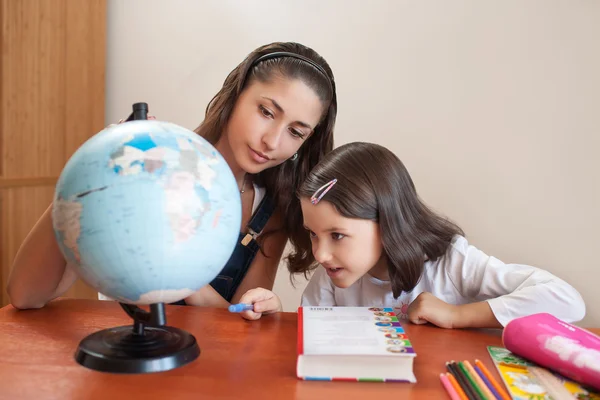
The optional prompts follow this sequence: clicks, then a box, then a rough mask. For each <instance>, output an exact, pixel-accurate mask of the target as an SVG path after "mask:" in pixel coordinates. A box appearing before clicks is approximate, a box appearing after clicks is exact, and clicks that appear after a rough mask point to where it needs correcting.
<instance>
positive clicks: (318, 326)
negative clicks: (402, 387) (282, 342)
mask: <svg viewBox="0 0 600 400" xmlns="http://www.w3.org/2000/svg"><path fill="white" fill-rule="evenodd" d="M415 356H416V353H415V351H414V349H413V346H412V343H411V342H410V339H409V338H408V336H407V335H406V332H405V331H404V328H403V327H402V325H401V324H400V322H399V321H398V317H397V316H396V314H395V313H394V310H393V309H392V308H382V307H300V308H298V362H297V367H296V372H297V376H298V378H300V379H304V380H326V381H336V380H345V381H371V382H372V381H378V382H416V378H415V376H414V373H413V361H414V358H415Z"/></svg>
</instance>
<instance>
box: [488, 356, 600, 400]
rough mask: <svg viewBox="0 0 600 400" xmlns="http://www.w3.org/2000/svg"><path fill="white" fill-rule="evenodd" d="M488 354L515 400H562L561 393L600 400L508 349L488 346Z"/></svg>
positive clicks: (584, 388) (577, 385)
mask: <svg viewBox="0 0 600 400" xmlns="http://www.w3.org/2000/svg"><path fill="white" fill-rule="evenodd" d="M488 352H489V353H490V357H491V358H492V361H493V362H494V365H495V366H496V369H497V370H498V373H499V374H500V376H501V377H502V380H503V381H504V384H505V385H506V387H507V389H508V391H509V392H510V394H511V396H512V397H513V399H515V400H521V399H523V400H559V399H562V398H565V397H560V393H566V392H568V393H569V394H570V396H571V397H570V398H573V399H582V400H583V399H589V400H600V393H596V392H593V391H592V389H588V388H586V387H584V386H582V385H580V384H579V383H577V382H574V381H571V380H569V379H566V378H564V377H563V376H561V375H559V374H557V373H555V372H551V371H550V370H547V369H545V368H541V367H539V366H538V365H536V364H534V363H532V362H530V361H528V360H526V359H524V358H521V357H519V356H517V355H515V354H513V353H511V352H510V351H508V350H507V349H505V348H504V347H495V346H488Z"/></svg>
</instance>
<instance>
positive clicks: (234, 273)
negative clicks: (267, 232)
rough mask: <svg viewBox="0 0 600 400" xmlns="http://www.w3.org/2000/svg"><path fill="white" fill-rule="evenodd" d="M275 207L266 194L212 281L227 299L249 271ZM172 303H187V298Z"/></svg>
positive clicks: (215, 287)
mask: <svg viewBox="0 0 600 400" xmlns="http://www.w3.org/2000/svg"><path fill="white" fill-rule="evenodd" d="M274 209H275V205H274V204H273V200H272V199H271V197H269V196H268V195H265V197H264V198H263V199H262V201H261V202H260V204H259V206H258V208H257V209H256V212H255V213H254V215H253V216H252V218H251V219H250V222H248V225H247V226H246V228H247V231H248V233H240V234H239V237H238V241H237V243H236V244H235V249H234V250H233V253H232V254H231V257H230V258H229V261H227V264H225V267H224V268H223V269H222V270H221V272H220V273H219V275H217V277H216V278H215V279H214V280H213V281H212V282H211V283H210V285H211V286H212V287H213V288H214V289H215V290H216V291H217V292H218V293H219V294H220V295H221V296H223V298H224V299H225V300H227V301H229V302H231V299H232V297H233V295H234V294H235V292H236V290H237V289H238V287H239V286H240V283H241V282H242V280H244V277H245V276H246V272H248V269H249V268H250V265H251V264H252V261H253V260H254V257H255V256H256V253H257V252H258V251H259V246H258V243H257V241H256V237H257V236H258V235H259V234H260V233H261V232H262V230H263V229H264V227H265V225H266V224H267V221H269V218H271V215H272V214H273V210H274ZM172 304H175V305H186V303H185V299H184V300H180V301H178V302H176V303H172Z"/></svg>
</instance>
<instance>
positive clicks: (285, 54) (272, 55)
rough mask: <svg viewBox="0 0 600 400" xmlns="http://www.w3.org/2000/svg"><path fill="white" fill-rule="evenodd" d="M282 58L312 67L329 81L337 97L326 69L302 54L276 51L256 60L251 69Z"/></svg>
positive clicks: (332, 91)
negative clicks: (264, 62) (292, 59)
mask: <svg viewBox="0 0 600 400" xmlns="http://www.w3.org/2000/svg"><path fill="white" fill-rule="evenodd" d="M281 57H291V58H296V59H298V60H302V61H304V62H306V63H308V64H310V65H312V66H313V67H314V68H315V69H316V70H317V71H319V72H320V73H321V74H322V75H323V76H324V77H325V79H327V83H329V88H330V89H331V93H333V94H334V96H335V90H334V89H333V83H332V82H331V78H329V75H327V72H325V69H323V67H321V66H320V65H319V64H317V63H316V62H314V61H313V60H311V59H310V58H308V57H304V56H302V55H300V54H296V53H290V52H288V51H276V52H273V53H267V54H264V55H262V56H260V57H258V58H257V59H256V60H254V62H253V63H252V65H251V66H250V69H252V68H254V67H255V66H256V65H257V64H258V63H260V62H263V61H266V60H271V59H273V58H281Z"/></svg>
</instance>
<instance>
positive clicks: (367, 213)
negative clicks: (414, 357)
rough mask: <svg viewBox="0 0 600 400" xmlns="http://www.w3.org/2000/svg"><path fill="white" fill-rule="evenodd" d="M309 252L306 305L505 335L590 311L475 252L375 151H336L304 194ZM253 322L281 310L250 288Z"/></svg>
mask: <svg viewBox="0 0 600 400" xmlns="http://www.w3.org/2000/svg"><path fill="white" fill-rule="evenodd" d="M299 197H300V202H301V205H302V213H303V215H304V227H305V228H306V230H307V231H308V234H309V235H310V240H311V241H312V254H311V253H307V254H303V255H301V256H300V257H298V258H296V259H295V260H293V262H292V263H291V265H290V269H291V270H293V271H295V272H304V273H306V272H307V271H309V270H311V269H313V268H317V269H316V271H315V272H314V275H313V276H312V279H311V280H310V282H309V284H308V286H307V287H306V290H305V291H304V293H303V295H302V305H303V306H317V305H318V306H374V307H375V306H377V307H393V308H394V309H395V311H396V312H397V313H398V315H399V316H401V317H404V318H407V319H409V320H410V321H411V322H413V323H416V324H422V323H427V322H429V323H432V324H434V325H437V326H440V327H443V328H466V327H473V328H474V327H501V326H505V325H506V324H507V323H508V322H509V321H510V320H511V319H513V318H516V317H520V316H525V315H528V314H533V313H540V312H548V313H551V314H553V315H555V316H556V317H558V318H561V319H563V320H565V321H567V322H573V321H578V320H581V319H582V318H583V317H584V314H585V305H584V302H583V300H582V298H581V296H580V295H579V293H578V292H577V291H576V290H575V289H574V288H573V287H571V286H570V285H569V284H567V283H566V282H565V281H563V280H561V279H559V278H557V277H555V276H554V275H552V274H550V273H549V272H546V271H544V270H542V269H538V268H535V267H530V266H527V265H519V264H505V263H503V262H502V261H500V260H498V259H497V258H494V257H491V256H488V255H487V254H485V253H484V252H482V251H481V250H478V249H477V248H475V247H473V246H472V245H470V244H469V243H468V242H467V240H466V239H465V238H464V234H463V232H462V231H461V229H460V228H459V227H458V226H456V225H455V224H453V223H452V222H449V221H448V220H447V219H445V218H443V217H441V216H439V215H436V214H435V213H434V212H433V211H431V210H430V209H429V208H428V207H427V206H426V205H425V204H423V202H422V201H421V200H420V199H419V197H418V195H417V192H416V190H415V187H414V185H413V182H412V180H411V178H410V176H409V174H408V172H407V170H406V168H405V167H404V165H403V164H402V162H401V161H400V160H399V159H398V158H397V157H396V156H395V155H394V154H393V153H392V152H391V151H389V150H387V149H385V148H384V147H381V146H378V145H376V144H370V143H350V144H347V145H344V146H341V147H339V148H337V149H335V150H334V151H332V152H331V153H329V154H328V155H327V156H326V157H325V158H324V159H323V161H321V163H319V164H318V165H317V166H316V167H315V168H314V169H313V170H312V172H311V173H310V175H309V176H308V178H307V179H306V181H305V182H304V183H303V184H302V186H301V187H300V190H299ZM240 301H241V302H243V303H250V304H252V303H253V304H254V312H251V311H247V312H245V313H244V314H243V316H244V317H245V318H247V319H257V318H260V316H261V314H262V313H269V312H274V311H280V310H281V303H280V301H279V298H277V296H275V295H274V294H273V293H272V292H270V291H268V290H265V289H253V290H250V291H249V292H247V293H246V294H244V296H242V298H241V299H240Z"/></svg>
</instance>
